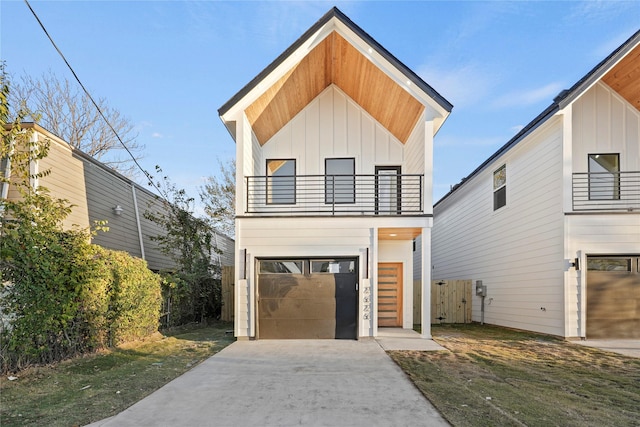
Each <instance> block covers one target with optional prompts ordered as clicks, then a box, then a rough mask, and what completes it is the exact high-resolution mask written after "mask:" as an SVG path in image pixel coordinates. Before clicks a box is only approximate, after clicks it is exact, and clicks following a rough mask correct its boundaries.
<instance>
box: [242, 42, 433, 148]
mask: <svg viewBox="0 0 640 427" xmlns="http://www.w3.org/2000/svg"><path fill="white" fill-rule="evenodd" d="M331 84H335V85H336V86H338V87H339V88H340V89H341V90H342V91H344V92H345V93H346V94H347V95H348V96H349V97H351V98H352V99H353V100H354V101H355V102H357V103H358V104H359V105H360V106H361V107H362V108H363V109H365V110H366V111H367V112H368V113H369V114H370V115H371V116H372V117H373V118H375V119H376V120H377V121H378V122H379V123H380V124H382V125H383V126H384V127H385V128H386V129H388V130H389V132H391V133H392V134H393V136H395V137H396V138H397V139H398V140H400V141H401V142H402V143H406V141H407V140H408V138H409V135H410V134H411V131H412V130H413V128H414V127H415V125H416V123H417V122H418V120H419V119H420V116H421V115H422V113H423V112H424V110H425V107H424V105H423V104H422V103H420V102H419V101H418V100H417V99H415V98H414V97H413V96H411V95H410V94H409V93H408V92H407V91H406V90H405V89H403V88H402V87H401V86H400V85H399V84H398V83H396V82H395V81H394V80H393V79H391V78H390V77H389V76H388V75H387V74H385V72H384V71H382V70H381V69H380V68H378V67H377V66H376V65H375V64H374V63H373V62H371V60H369V59H368V58H367V57H366V56H365V55H363V54H362V53H361V52H360V51H359V50H358V49H357V48H356V47H354V46H353V45H351V43H349V42H348V41H347V40H345V39H344V38H343V37H342V36H341V35H339V34H338V33H337V32H336V31H333V32H331V33H330V34H329V35H328V36H327V37H326V38H325V39H324V40H323V41H322V42H320V43H319V44H318V45H317V46H316V47H315V48H313V49H312V50H311V51H310V52H309V53H308V54H307V55H306V56H305V57H304V58H303V59H302V60H301V61H300V62H299V63H298V64H296V65H295V66H294V67H292V68H291V69H290V70H289V71H288V72H287V73H286V74H285V75H284V76H282V77H281V78H280V79H279V80H278V81H277V82H276V83H274V84H273V85H272V86H271V87H270V88H268V89H267V90H266V91H265V92H264V93H263V94H262V95H261V96H260V97H258V99H256V100H255V101H254V102H253V103H252V104H251V105H250V106H249V107H248V108H247V109H246V110H245V112H246V115H247V118H248V120H249V122H250V123H251V126H252V128H253V131H254V133H255V135H256V137H257V138H258V141H259V142H260V145H264V144H265V143H266V142H267V141H268V140H269V139H270V138H271V137H272V136H273V135H275V134H276V133H277V132H278V131H279V130H280V129H281V128H282V127H283V126H284V125H286V124H287V123H288V122H289V121H290V120H291V119H293V117H294V116H295V115H296V114H298V113H299V112H300V111H302V110H303V109H304V108H305V107H306V106H307V105H308V104H309V103H310V102H311V101H312V100H313V99H314V98H315V97H316V96H318V95H319V94H320V93H321V92H322V91H323V90H324V89H326V88H327V87H328V86H330V85H331Z"/></svg>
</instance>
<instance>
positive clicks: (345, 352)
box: [91, 339, 449, 427]
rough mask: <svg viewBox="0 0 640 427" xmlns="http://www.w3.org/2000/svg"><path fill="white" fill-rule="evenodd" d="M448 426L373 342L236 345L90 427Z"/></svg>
mask: <svg viewBox="0 0 640 427" xmlns="http://www.w3.org/2000/svg"><path fill="white" fill-rule="evenodd" d="M294 425H295V426H299V425H302V426H365V425H366V426H376V425H377V426H402V425H412V426H448V425H449V424H448V423H447V422H446V421H445V420H444V419H443V418H442V417H441V416H440V414H439V413H438V412H437V411H436V410H435V408H434V407H433V406H432V405H431V403H430V402H429V401H428V400H427V399H425V398H424V396H423V395H422V394H421V393H420V392H419V391H418V390H417V389H416V387H415V386H414V385H413V384H412V383H411V382H410V381H409V379H408V378H407V377H406V375H405V374H404V373H403V372H402V370H401V369H400V368H398V366H397V365H396V364H395V363H394V362H393V361H392V360H391V359H390V358H389V357H388V356H387V355H386V353H385V352H384V350H383V349H382V348H381V347H380V345H379V344H378V343H377V342H376V341H375V340H373V339H365V340H361V341H343V340H273V341H269V340H263V341H239V342H235V343H233V344H232V345H230V346H229V347H227V348H225V349H224V350H222V351H221V352H220V353H218V354H217V355H215V356H213V357H211V358H209V359H208V360H206V361H204V362H203V363H202V364H200V365H198V366H197V367H195V368H194V369H192V370H191V371H189V372H187V373H186V374H184V375H182V376H181V377H179V378H177V379H175V380H174V381H172V382H170V383H169V384H167V385H166V386H164V387H162V388H161V389H159V390H158V391H156V392H155V393H153V394H151V395H150V396H149V397H147V398H145V399H143V400H141V401H140V402H138V403H136V404H135V405H133V406H132V407H130V408H129V409H127V410H125V411H123V412H121V413H120V414H118V415H116V416H115V417H112V418H109V419H106V420H102V421H99V422H97V423H94V424H92V425H91V426H93V427H97V426H294Z"/></svg>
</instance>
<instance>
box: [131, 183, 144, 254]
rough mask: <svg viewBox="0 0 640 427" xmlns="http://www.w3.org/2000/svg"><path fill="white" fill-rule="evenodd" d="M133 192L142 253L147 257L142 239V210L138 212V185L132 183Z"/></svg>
mask: <svg viewBox="0 0 640 427" xmlns="http://www.w3.org/2000/svg"><path fill="white" fill-rule="evenodd" d="M131 194H133V208H134V210H135V212H136V225H137V226H138V239H140V254H141V255H142V259H146V258H145V256H144V241H143V240H142V228H141V227H140V212H138V199H137V197H136V187H135V185H134V184H131Z"/></svg>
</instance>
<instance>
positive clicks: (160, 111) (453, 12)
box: [0, 0, 640, 201]
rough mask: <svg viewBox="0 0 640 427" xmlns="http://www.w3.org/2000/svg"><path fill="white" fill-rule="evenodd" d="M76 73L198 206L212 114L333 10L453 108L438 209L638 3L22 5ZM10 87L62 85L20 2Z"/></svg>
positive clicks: (216, 145) (629, 30) (214, 139)
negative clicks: (25, 80) (48, 75)
mask: <svg viewBox="0 0 640 427" xmlns="http://www.w3.org/2000/svg"><path fill="white" fill-rule="evenodd" d="M30 4H31V5H32V7H33V8H34V10H35V11H36V13H37V14H38V15H39V17H40V19H41V20H42V21H43V23H44V25H45V26H46V27H47V29H48V31H49V33H50V34H51V36H52V37H53V39H54V40H55V41H56V43H57V44H58V46H59V48H60V49H61V50H62V52H63V53H64V54H65V56H66V57H67V60H68V61H69V62H70V63H71V65H72V66H73V67H74V69H75V71H76V73H77V74H78V76H79V77H80V79H81V80H82V82H83V83H84V85H85V86H86V87H87V88H88V89H89V91H90V92H91V93H92V95H93V96H94V97H96V98H106V100H107V101H108V103H109V105H110V106H111V107H114V108H116V109H118V110H119V111H120V112H121V113H122V114H124V115H125V116H127V117H128V118H129V119H130V120H131V121H132V123H134V124H135V125H136V130H137V132H138V142H139V143H140V144H144V145H145V146H146V150H145V154H144V156H145V157H144V159H143V160H142V162H141V163H142V165H143V166H144V167H145V169H147V170H149V171H150V172H151V171H153V169H154V167H155V165H160V166H161V167H162V168H163V170H164V171H165V174H166V175H168V176H169V177H170V178H171V179H172V180H173V182H175V183H176V184H177V185H178V186H179V187H182V188H185V189H186V190H187V192H188V193H189V194H190V195H192V196H194V197H197V193H198V187H199V186H201V185H202V183H203V179H204V177H206V176H210V175H215V174H217V170H218V159H220V160H222V161H223V162H226V161H227V160H229V159H231V158H233V157H234V155H235V145H234V143H233V141H232V139H231V137H230V136H229V134H228V133H227V131H226V129H225V128H224V126H223V125H222V123H221V121H220V119H219V118H218V115H217V109H218V108H219V107H220V106H221V105H222V104H224V103H225V102H226V101H227V100H228V99H229V98H230V97H231V96H232V95H234V94H235V93H236V92H237V91H238V90H240V89H241V88H242V87H243V86H244V85H245V84H246V83H248V82H249V81H250V80H251V79H252V78H253V77H255V76H256V75H257V74H258V73H259V72H260V71H261V70H262V69H264V68H265V67H266V66H267V65H268V64H269V63H270V62H271V61H273V60H274V59H275V58H276V57H277V56H278V55H279V54H280V53H282V51H284V50H285V49H286V48H287V47H288V46H289V45H290V44H291V43H293V42H294V41H295V40H296V39H297V38H298V37H299V36H300V35H302V33H303V32H304V31H306V30H307V29H308V28H309V27H310V26H311V25H312V24H313V23H315V22H316V21H317V20H318V19H319V18H320V17H321V16H322V15H324V13H325V12H327V11H328V10H329V9H330V8H331V7H332V6H334V5H335V6H338V7H339V8H340V9H341V10H342V11H343V12H344V13H345V14H346V15H347V16H349V17H350V18H351V19H352V20H353V21H354V22H355V23H356V24H357V25H359V26H360V27H362V28H363V29H364V31H366V32H367V33H369V34H370V35H371V36H372V37H373V38H374V39H376V40H377V41H378V42H379V43H380V44H382V45H383V46H384V47H385V48H386V49H387V50H389V51H390V52H391V53H392V54H393V55H395V56H396V57H397V58H398V59H399V60H400V61H402V62H403V63H404V64H406V65H407V66H408V67H410V68H411V69H413V70H414V71H415V72H416V73H417V74H418V75H420V76H421V77H422V78H423V79H424V80H425V81H426V82H427V83H429V84H430V85H431V86H433V87H434V89H436V90H437V91H438V92H439V93H441V94H442V95H443V96H444V97H445V98H447V99H448V100H449V101H450V102H451V103H453V105H454V108H453V111H452V114H451V116H450V117H449V119H448V120H447V122H445V124H444V126H443V127H442V129H441V130H440V132H439V133H438V134H437V135H436V139H435V146H434V201H437V200H438V199H439V198H440V197H442V196H443V195H444V194H445V193H446V192H447V191H448V190H449V188H450V186H451V185H454V184H456V183H457V182H459V181H460V179H461V178H463V177H465V176H467V175H468V174H469V173H470V172H471V171H472V170H473V169H475V168H476V167H477V166H478V165H479V164H480V163H482V161H484V160H485V159H486V158H487V157H489V156H490V155H491V154H492V153H494V152H495V151H496V150H497V149H498V148H499V147H500V146H502V145H503V144H504V143H505V142H506V141H508V140H509V139H510V138H511V137H512V136H513V135H514V134H515V133H516V132H517V131H518V130H519V129H520V128H521V127H522V126H524V125H526V124H527V123H528V122H529V121H530V120H532V119H533V118H534V117H535V116H536V115H537V114H538V113H540V112H541V111H542V110H543V109H544V108H545V107H547V106H548V105H549V104H550V103H551V102H552V100H553V98H554V97H555V96H556V95H557V94H558V93H559V92H560V91H561V90H562V89H565V88H568V87H570V86H571V85H573V83H575V82H576V81H577V80H578V79H580V78H581V77H582V76H583V75H584V74H586V73H587V72H588V71H589V70H591V68H593V66H595V65H596V64H597V63H598V62H600V61H601V60H602V59H603V58H604V57H606V56H607V55H608V54H609V53H610V52H611V51H613V50H614V49H615V48H616V47H617V46H619V45H620V44H621V43H622V42H624V41H625V40H626V39H627V38H628V37H630V36H631V35H632V34H633V33H634V32H635V31H637V30H638V29H639V28H640V2H637V1H564V2H559V1H558V2H557V1H535V2H526V1H518V2H508V1H460V2H458V1H447V2H443V1H423V2H418V1H413V2H383V1H379V2H378V1H377V2H371V1H360V2H302V1H297V2H280V1H270V2H219V1H200V2H191V1H136V2H131V1H46V2H45V1H31V2H30ZM0 23H1V32H0V36H1V40H0V57H1V58H2V60H5V61H6V64H7V68H8V71H9V72H10V73H11V74H12V75H13V76H14V78H16V77H18V76H20V75H21V74H24V73H26V74H29V75H34V76H39V75H42V74H43V73H45V72H48V71H49V70H51V71H53V72H54V73H56V74H57V75H58V76H65V77H67V78H69V79H70V80H72V76H71V74H70V72H69V71H68V69H67V68H66V66H65V65H64V63H63V62H62V60H61V58H60V57H59V56H58V54H57V53H56V52H55V50H54V48H53V47H52V45H51V44H50V42H49V41H48V39H47V38H46V36H45V34H44V33H43V32H42V30H41V29H40V27H39V26H38V24H37V22H36V21H35V19H34V18H33V16H32V15H31V13H30V12H29V10H28V8H27V6H26V5H25V3H24V2H23V1H17V0H3V1H2V2H1V3H0Z"/></svg>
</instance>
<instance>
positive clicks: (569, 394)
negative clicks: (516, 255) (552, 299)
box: [389, 324, 640, 427]
mask: <svg viewBox="0 0 640 427" xmlns="http://www.w3.org/2000/svg"><path fill="white" fill-rule="evenodd" d="M432 334H433V337H434V340H436V341H437V342H438V343H439V344H441V345H442V346H444V347H446V348H447V349H448V350H449V351H440V352H418V351H392V352H389V354H390V356H391V357H392V358H393V359H394V360H395V361H396V363H398V365H399V366H400V367H401V368H402V369H403V370H404V371H405V372H406V373H407V375H408V376H409V377H410V378H411V380H412V381H413V382H414V383H415V385H416V386H417V387H418V388H419V389H420V390H421V391H422V393H423V394H424V395H425V396H426V397H427V398H428V399H429V400H430V401H431V402H432V403H433V404H434V405H435V407H436V408H437V409H438V410H439V411H440V412H441V414H442V415H443V416H444V418H446V419H447V420H448V421H449V422H450V423H451V424H453V425H454V426H459V427H463V426H474V427H475V426H497V425H499V426H580V427H584V426H638V425H640V424H639V423H640V421H639V420H640V360H639V359H636V358H632V357H627V356H622V355H618V354H613V353H609V352H605V351H601V350H597V349H593V348H589V347H583V346H580V345H577V344H572V343H570V342H567V341H564V340H561V339H558V338H555V337H552V336H548V335H541V334H535V333H528V332H522V331H514V330H510V329H506V328H500V327H494V326H487V325H485V326H481V325H477V324H472V325H441V326H434V327H433V328H432Z"/></svg>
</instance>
